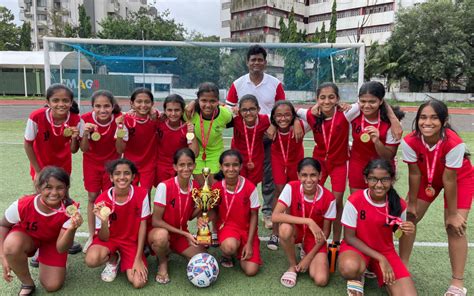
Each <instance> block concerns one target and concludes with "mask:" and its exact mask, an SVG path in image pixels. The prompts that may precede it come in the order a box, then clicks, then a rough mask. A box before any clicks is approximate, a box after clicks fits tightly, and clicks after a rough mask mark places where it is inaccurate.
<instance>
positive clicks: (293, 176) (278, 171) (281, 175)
mask: <svg viewBox="0 0 474 296" xmlns="http://www.w3.org/2000/svg"><path fill="white" fill-rule="evenodd" d="M272 174H273V183H275V184H277V185H285V184H286V183H288V182H290V181H295V180H298V163H297V162H295V163H293V162H290V163H288V165H287V166H286V173H285V164H284V163H283V162H281V161H280V160H278V159H275V158H272Z"/></svg>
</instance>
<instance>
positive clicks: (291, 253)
mask: <svg viewBox="0 0 474 296" xmlns="http://www.w3.org/2000/svg"><path fill="white" fill-rule="evenodd" d="M320 174H321V165H320V164H319V162H318V161H317V160H315V159H313V158H311V157H306V158H303V159H302V160H301V161H300V162H299V163H298V181H291V182H289V183H288V184H287V185H285V187H284V188H283V191H282V192H281V194H280V197H279V199H278V203H277V205H276V207H275V210H274V211H273V215H272V221H273V222H274V223H280V227H279V234H280V242H281V245H282V247H283V249H284V251H285V253H286V256H287V258H288V262H289V265H290V267H289V268H288V270H287V271H286V272H285V273H284V274H283V276H282V277H281V284H282V285H283V286H285V287H288V288H292V287H294V286H295V285H296V277H297V272H306V271H307V270H309V274H310V276H311V278H312V279H313V280H314V282H315V284H316V285H318V286H326V285H327V283H328V280H329V264H328V259H327V246H326V238H327V237H329V234H330V232H331V223H332V221H333V220H334V219H335V218H336V200H335V198H334V195H333V194H332V193H331V192H330V191H329V190H327V189H326V188H324V187H323V186H321V185H318V182H319V178H320ZM298 243H302V245H303V246H302V248H303V250H304V252H305V253H306V255H305V256H304V258H301V261H300V262H299V263H297V262H296V254H295V244H298Z"/></svg>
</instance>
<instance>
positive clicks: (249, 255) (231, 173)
mask: <svg viewBox="0 0 474 296" xmlns="http://www.w3.org/2000/svg"><path fill="white" fill-rule="evenodd" d="M219 164H220V168H221V170H220V172H219V173H217V174H216V175H215V178H216V180H218V182H216V183H214V185H213V186H212V189H219V190H220V199H219V205H218V206H217V207H216V208H215V209H214V210H212V211H211V213H216V216H217V217H216V220H217V223H216V227H217V229H218V238H219V243H220V249H221V251H222V262H221V265H222V266H223V267H232V266H233V265H234V263H233V257H234V256H235V257H236V258H237V259H238V260H240V267H241V268H242V270H243V271H244V273H245V275H247V276H254V275H256V274H257V272H258V269H259V266H260V265H261V264H262V259H261V257H260V240H259V238H258V226H257V224H258V209H259V208H260V203H259V201H258V192H257V188H256V187H255V185H254V184H253V183H252V182H250V181H249V180H248V179H246V178H244V177H242V176H240V175H239V174H240V170H241V168H242V155H240V153H239V152H238V151H236V150H226V151H224V152H223V153H222V154H221V156H220V157H219ZM212 216H213V215H211V216H210V219H211V220H212V219H213V218H212ZM198 224H199V223H198Z"/></svg>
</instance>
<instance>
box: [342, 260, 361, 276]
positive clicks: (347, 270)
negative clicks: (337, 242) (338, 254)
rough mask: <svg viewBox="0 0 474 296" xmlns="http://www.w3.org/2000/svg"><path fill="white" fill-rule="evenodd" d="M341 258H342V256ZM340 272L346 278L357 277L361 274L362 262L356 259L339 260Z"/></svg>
mask: <svg viewBox="0 0 474 296" xmlns="http://www.w3.org/2000/svg"><path fill="white" fill-rule="evenodd" d="M340 259H341V258H340ZM338 269H339V273H340V274H341V275H342V277H343V278H345V279H356V278H358V277H359V276H360V269H361V267H360V264H359V262H357V261H356V260H352V259H346V260H339V264H338Z"/></svg>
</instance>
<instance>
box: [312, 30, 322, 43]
mask: <svg viewBox="0 0 474 296" xmlns="http://www.w3.org/2000/svg"><path fill="white" fill-rule="evenodd" d="M320 38H321V34H320V33H319V28H318V27H316V30H315V31H314V35H313V38H311V40H310V42H313V43H319V42H321V39H320Z"/></svg>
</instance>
